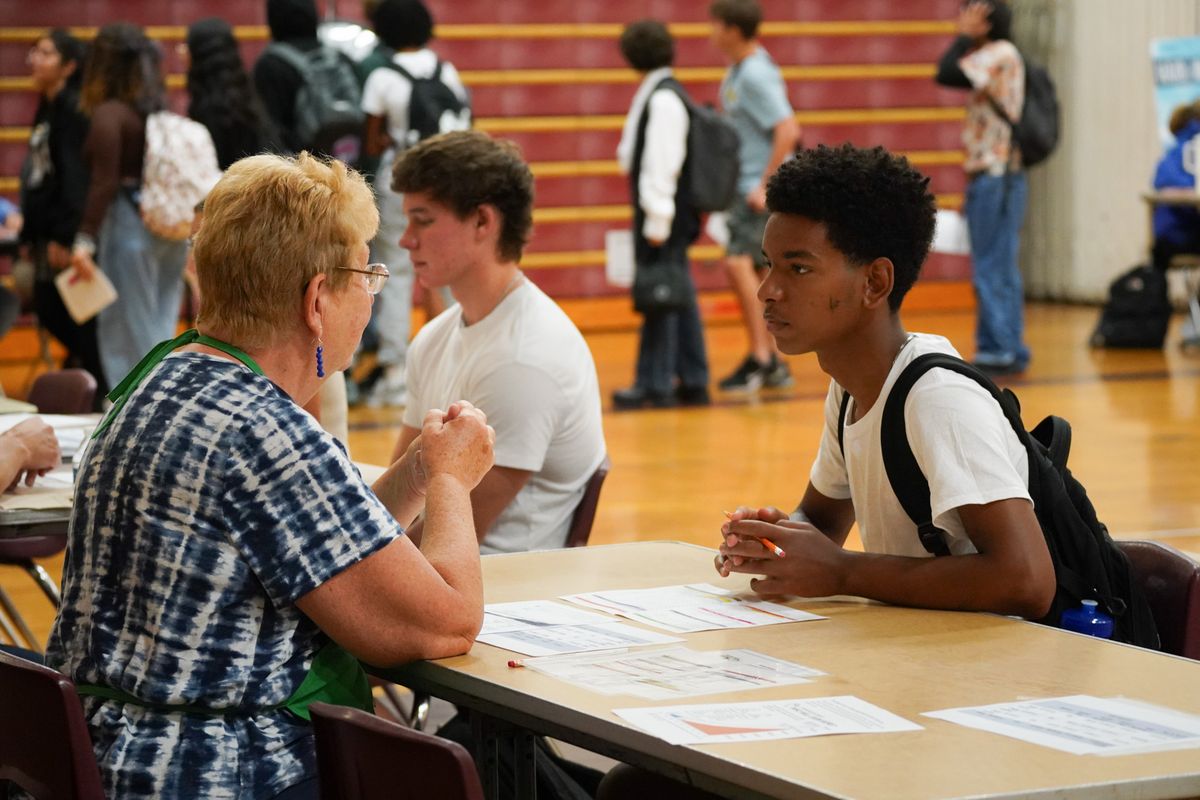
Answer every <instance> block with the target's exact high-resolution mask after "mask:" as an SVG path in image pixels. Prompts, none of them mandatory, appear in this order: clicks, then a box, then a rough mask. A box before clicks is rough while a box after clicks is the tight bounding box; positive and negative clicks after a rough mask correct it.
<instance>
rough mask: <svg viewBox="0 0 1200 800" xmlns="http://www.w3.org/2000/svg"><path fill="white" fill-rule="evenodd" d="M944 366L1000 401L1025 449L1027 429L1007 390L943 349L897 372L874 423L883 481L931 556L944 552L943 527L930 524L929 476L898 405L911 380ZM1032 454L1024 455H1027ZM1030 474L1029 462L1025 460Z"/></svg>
mask: <svg viewBox="0 0 1200 800" xmlns="http://www.w3.org/2000/svg"><path fill="white" fill-rule="evenodd" d="M939 368H940V369H948V370H951V371H953V372H957V373H959V374H960V375H964V376H966V377H968V378H970V379H971V380H973V381H975V382H976V383H978V384H979V385H980V386H982V387H983V388H984V389H986V390H987V391H988V393H989V394H991V395H992V397H993V398H994V399H995V400H996V402H997V403H999V404H1000V408H1001V410H1002V411H1003V412H1004V416H1005V418H1006V419H1007V420H1008V422H1009V424H1010V425H1011V426H1012V428H1013V431H1015V432H1016V434H1017V439H1018V440H1020V442H1021V443H1022V444H1023V445H1025V447H1026V450H1027V451H1028V450H1029V443H1028V439H1029V434H1028V433H1026V431H1025V426H1024V424H1023V423H1022V422H1021V413H1020V411H1019V410H1018V409H1017V407H1016V404H1015V403H1013V402H1012V400H1011V399H1010V398H1012V393H1011V392H1009V393H1007V394H1005V393H1004V392H1001V391H1000V389H999V388H998V387H997V386H996V384H995V383H993V382H992V380H991V378H989V377H988V376H987V375H985V374H983V373H982V372H980V371H979V369H977V368H976V367H974V366H972V365H971V364H968V363H967V362H966V361H963V360H962V359H961V358H956V357H954V356H952V355H949V354H947V353H926V354H925V355H923V356H918V357H917V358H915V359H913V361H912V363H910V364H909V365H908V366H907V367H905V368H904V371H903V372H901V373H900V377H898V378H897V379H896V383H895V384H893V386H892V389H891V391H890V392H889V393H888V398H887V401H886V402H885V403H884V406H883V418H882V420H881V423H880V426H881V427H880V434H879V438H880V445H881V448H882V451H883V466H884V469H885V470H886V471H887V476H888V482H889V483H891V485H892V491H893V492H895V494H896V499H897V500H899V501H900V505H901V506H902V507H903V508H904V513H906V514H908V518H909V519H911V520H912V521H913V524H914V525H916V526H917V535H918V536H919V537H920V538H921V546H922V547H924V548H925V550H926V551H928V552H930V553H932V554H933V555H935V556H946V555H950V548H949V547H948V546H947V545H946V536H945V532H944V531H942V530H941V529H940V528H938V527H937V526H935V525H934V524H933V512H932V510H931V507H930V498H929V481H928V480H926V478H925V475H924V473H922V472H921V467H920V465H919V464H917V459H916V456H914V455H913V451H912V446H911V445H910V444H909V442H908V428H907V424H906V423H905V421H904V404H905V402H906V401H907V400H908V394H909V392H910V391H912V388H913V385H914V384H916V382H917V381H918V380H919V379H920V378H921V376H922V375H924V374H925V373H926V372H928V371H929V370H931V369H939ZM1032 458H1033V456H1032V454H1030V459H1031V460H1032ZM1030 474H1031V475H1032V474H1033V465H1032V463H1031V464H1030Z"/></svg>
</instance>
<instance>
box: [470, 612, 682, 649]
mask: <svg viewBox="0 0 1200 800" xmlns="http://www.w3.org/2000/svg"><path fill="white" fill-rule="evenodd" d="M483 612H484V613H483V629H482V630H481V631H480V632H479V636H478V637H476V641H480V642H483V643H484V644H490V645H492V646H494V647H502V648H504V649H505V650H512V651H513V652H515V653H521V654H522V655H527V656H548V655H556V654H564V653H580V652H587V651H592V650H612V649H614V648H623V647H640V646H642V645H654V644H671V643H674V642H678V641H681V640H680V639H679V638H678V637H675V636H665V635H663V634H661V633H655V632H654V631H645V630H642V629H640V628H635V627H634V626H632V625H626V624H624V623H621V622H614V621H613V620H612V618H611V617H608V616H606V615H604V614H597V613H594V612H590V611H584V610H582V609H579V608H573V607H571V606H568V605H563V604H562V603H556V602H554V601H552V600H531V601H524V602H516V603H492V604H489V605H486V606H484V609H483Z"/></svg>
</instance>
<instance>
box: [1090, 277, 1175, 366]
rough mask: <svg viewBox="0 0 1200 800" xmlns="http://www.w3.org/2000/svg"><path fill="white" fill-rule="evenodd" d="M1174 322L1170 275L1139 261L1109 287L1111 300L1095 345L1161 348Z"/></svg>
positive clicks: (1098, 326)
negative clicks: (1168, 329)
mask: <svg viewBox="0 0 1200 800" xmlns="http://www.w3.org/2000/svg"><path fill="white" fill-rule="evenodd" d="M1170 324H1171V302H1170V300H1169V299H1168V298H1167V276H1166V274H1165V273H1164V272H1163V271H1162V270H1157V269H1153V268H1152V267H1147V266H1145V265H1139V266H1136V267H1134V268H1133V269H1131V270H1129V271H1128V272H1126V273H1124V274H1123V275H1121V276H1119V277H1118V278H1117V279H1116V280H1114V281H1113V282H1112V283H1111V284H1110V285H1109V287H1108V301H1107V302H1106V303H1105V304H1104V308H1103V309H1101V311H1100V321H1099V322H1098V323H1096V330H1095V331H1094V332H1093V333H1092V338H1091V345H1092V347H1151V348H1155V349H1157V348H1161V347H1162V346H1163V341H1165V340H1166V338H1167V328H1168V327H1169V326H1170Z"/></svg>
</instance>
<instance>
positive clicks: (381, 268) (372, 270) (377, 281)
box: [338, 264, 391, 294]
mask: <svg viewBox="0 0 1200 800" xmlns="http://www.w3.org/2000/svg"><path fill="white" fill-rule="evenodd" d="M338 269H340V270H341V271H342V272H357V273H359V274H360V275H366V276H367V281H366V283H367V294H379V290H380V289H382V288H383V284H384V281H386V280H387V279H388V276H389V275H390V274H391V273H390V272H388V268H387V265H385V264H367V267H366V269H353V268H351V267H338Z"/></svg>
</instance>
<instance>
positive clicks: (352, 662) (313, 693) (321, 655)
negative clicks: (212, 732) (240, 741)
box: [75, 328, 373, 720]
mask: <svg viewBox="0 0 1200 800" xmlns="http://www.w3.org/2000/svg"><path fill="white" fill-rule="evenodd" d="M189 344H202V345H206V346H208V347H211V348H213V349H215V350H220V351H221V352H222V353H225V354H227V355H230V356H233V357H234V358H236V359H237V360H238V361H240V362H242V363H243V364H245V365H246V366H247V367H248V368H249V369H250V371H251V372H253V373H254V374H255V375H262V374H263V371H262V367H260V366H258V364H257V363H255V361H254V359H253V358H251V357H250V356H248V355H246V353H245V352H243V351H242V350H239V349H238V348H236V347H234V346H233V345H231V344H229V343H228V342H222V341H221V340H219V339H214V338H212V337H211V336H205V335H204V334H202V333H200V331H198V330H196V329H195V328H192V329H190V330H187V331H184V332H183V333H181V334H180V335H179V336H176V337H175V338H174V339H171V340H169V341H166V342H160V343H159V344H158V345H156V346H155V347H154V349H153V350H151V351H150V352H149V353H147V354H146V357H145V358H143V359H142V360H141V361H139V362H138V365H137V366H136V367H134V368H133V369H132V370H131V371H130V373H129V374H128V375H126V376H125V379H124V380H122V381H121V382H120V383H119V384H117V387H116V388H115V389H113V390H112V391H111V392H109V393H108V399H109V400H111V401H112V404H113V407H112V408H111V409H109V411H108V414H107V415H106V416H105V417H104V419H103V421H101V423H100V424H99V425H98V426H97V427H96V431H95V432H94V433H93V434H92V438H93V439H95V438H96V437H97V436H99V435H100V434H101V433H103V432H104V430H105V429H106V428H107V427H108V426H109V425H110V424H111V423H112V421H113V419H115V418H116V416H117V414H119V413H120V411H121V409H122V408H123V407H124V406H125V401H126V400H128V399H129V395H131V394H132V393H133V390H134V389H136V388H137V387H138V386H140V385H141V383H142V381H143V380H145V378H146V376H147V375H149V374H150V372H151V371H152V370H153V369H154V368H155V367H157V366H158V364H159V362H160V361H162V360H163V359H164V358H166V357H167V356H168V355H169V354H170V353H171V352H173V351H174V350H177V349H178V348H180V347H184V346H185V345H189ZM75 689H76V691H77V692H78V693H79V694H84V695H92V696H94V697H101V698H104V699H106V700H114V701H117V702H121V703H132V704H134V705H139V706H143V707H145V708H151V709H154V710H156V711H161V712H164V713H170V712H179V713H184V714H201V715H204V716H213V717H221V716H235V715H242V714H261V713H264V712H269V711H274V710H276V709H280V708H283V709H287V710H288V711H290V712H292V713H293V714H295V715H296V716H298V717H300V718H301V719H305V720H307V719H308V718H309V717H308V706H309V705H310V704H311V703H314V702H316V701H318V700H321V701H324V702H329V703H333V704H335V705H345V706H351V707H353V708H360V709H363V710H364V711H371V710H373V706H372V701H371V687H370V685H369V684H368V683H367V675H366V673H365V672H364V671H363V668H362V665H361V664H359V663H358V659H356V658H354V656H352V655H350V654H349V653H348V652H346V651H345V650H343V649H342V648H341V647H339V646H338V645H337V644H336V643H334V642H333V641H329V642H327V643H326V644H325V645H324V646H323V647H322V648H321V649H320V650H318V651H317V653H316V655H315V657H314V658H313V663H312V666H311V667H309V670H308V674H306V675H305V676H304V680H303V681H302V682H301V684H300V686H298V687H296V691H294V692H292V694H291V696H290V697H288V698H287V699H286V700H284V701H283V702H282V703H279V704H277V705H274V706H268V707H266V708H259V709H252V710H249V711H247V710H243V709H210V708H205V707H203V706H196V705H186V704H184V705H170V704H157V703H147V702H145V701H142V700H139V699H138V698H136V697H134V696H133V695H131V694H129V693H128V692H123V691H121V690H120V689H114V688H112V687H111V686H100V685H94V684H77V685H76V687H75Z"/></svg>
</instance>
